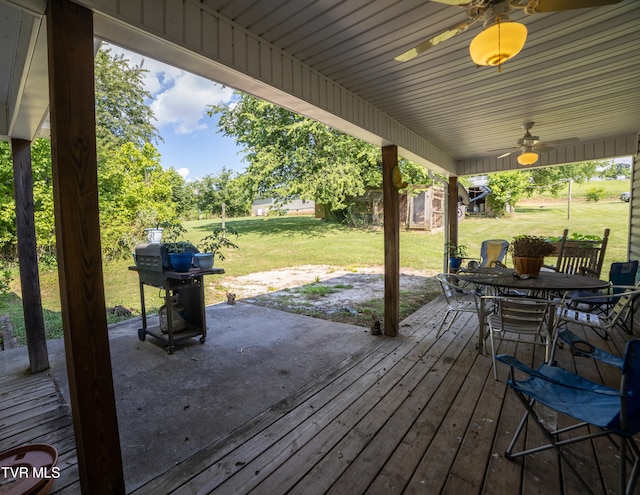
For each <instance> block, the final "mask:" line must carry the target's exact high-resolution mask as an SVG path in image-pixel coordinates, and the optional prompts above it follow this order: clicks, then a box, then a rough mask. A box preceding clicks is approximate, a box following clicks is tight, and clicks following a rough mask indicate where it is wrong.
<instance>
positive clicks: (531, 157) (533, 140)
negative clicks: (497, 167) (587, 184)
mask: <svg viewBox="0 0 640 495" xmlns="http://www.w3.org/2000/svg"><path fill="white" fill-rule="evenodd" d="M533 124H535V122H523V123H522V126H521V127H522V129H523V130H524V136H522V137H521V138H520V139H518V145H517V146H516V147H515V148H514V149H513V150H512V151H508V152H507V153H503V154H502V155H500V156H498V157H497V158H498V159H500V158H506V157H507V156H509V155H511V154H513V153H517V152H518V151H519V152H520V154H519V155H518V158H517V160H518V163H519V164H520V165H533V164H534V163H536V162H537V161H538V158H539V154H540V153H541V152H544V151H551V150H552V149H554V148H555V147H557V146H561V145H564V144H569V143H573V142H577V141H580V140H579V139H578V138H575V137H572V138H567V139H561V140H559V141H546V142H543V141H540V137H539V136H533V135H531V132H530V131H531V128H532V127H533Z"/></svg>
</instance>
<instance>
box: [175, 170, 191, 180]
mask: <svg viewBox="0 0 640 495" xmlns="http://www.w3.org/2000/svg"><path fill="white" fill-rule="evenodd" d="M176 172H178V174H180V175H181V176H182V178H183V179H186V178H187V176H188V175H189V169H188V168H186V167H182V168H179V169H178V170H176Z"/></svg>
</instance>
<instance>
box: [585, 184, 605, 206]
mask: <svg viewBox="0 0 640 495" xmlns="http://www.w3.org/2000/svg"><path fill="white" fill-rule="evenodd" d="M606 195H607V192H606V191H605V190H604V187H591V188H589V189H587V201H594V202H596V203H597V202H598V201H600V200H601V199H602V198H604V197H605V196H606Z"/></svg>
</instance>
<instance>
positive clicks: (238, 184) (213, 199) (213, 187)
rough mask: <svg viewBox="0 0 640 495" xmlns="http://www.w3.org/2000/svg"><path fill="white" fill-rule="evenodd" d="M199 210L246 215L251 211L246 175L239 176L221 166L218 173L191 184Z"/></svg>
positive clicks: (233, 215)
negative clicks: (223, 210) (223, 205)
mask: <svg viewBox="0 0 640 495" xmlns="http://www.w3.org/2000/svg"><path fill="white" fill-rule="evenodd" d="M192 188H193V191H194V196H195V197H196V198H197V200H196V201H197V206H198V209H199V210H200V211H203V212H207V213H210V214H212V215H222V203H224V204H225V214H226V215H228V216H230V217H235V216H242V215H247V214H249V213H250V212H251V201H252V198H251V196H250V194H249V188H247V187H246V176H239V175H238V174H237V173H235V172H234V171H232V170H229V169H227V168H226V167H223V168H222V170H221V172H220V173H219V174H218V175H211V174H210V175H207V176H205V177H203V178H202V179H200V180H198V181H196V182H195V183H194V184H193V185H192Z"/></svg>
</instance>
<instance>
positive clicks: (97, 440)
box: [46, 0, 125, 494]
mask: <svg viewBox="0 0 640 495" xmlns="http://www.w3.org/2000/svg"><path fill="white" fill-rule="evenodd" d="M46 17H47V42H48V56H49V63H48V67H49V102H50V110H51V149H52V164H53V167H52V170H53V191H54V205H55V213H56V236H57V238H56V242H57V254H58V274H59V280H60V302H61V309H62V323H63V328H64V343H65V351H66V359H67V373H68V375H69V392H70V396H71V410H72V415H73V425H74V433H75V440H76V450H77V454H78V471H79V475H80V487H81V489H82V493H91V494H112V493H113V494H123V493H125V489H124V476H123V471H122V456H121V452H120V439H119V434H118V423H117V418H116V404H115V397H114V392H113V376H112V372H111V356H110V353H109V336H108V329H107V317H106V308H105V299H104V283H103V282H104V281H103V273H102V258H101V248H100V221H99V211H98V174H97V156H96V123H95V109H94V106H95V94H94V71H93V66H94V65H93V64H94V62H93V18H92V14H91V11H89V10H87V9H85V8H84V7H80V6H79V5H76V4H74V3H71V2H70V1H68V0H56V1H52V2H48V6H47V16H46Z"/></svg>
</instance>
